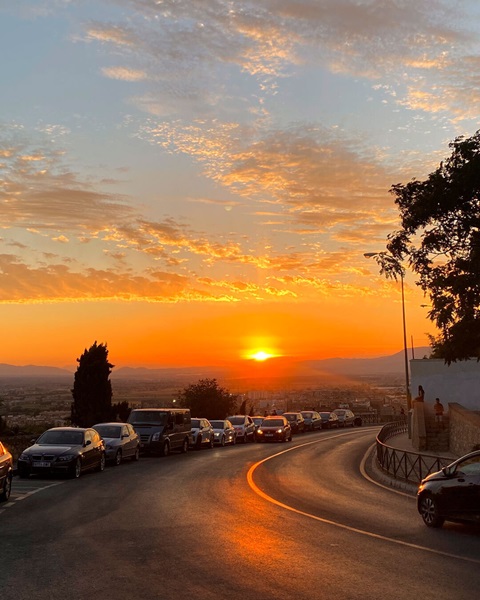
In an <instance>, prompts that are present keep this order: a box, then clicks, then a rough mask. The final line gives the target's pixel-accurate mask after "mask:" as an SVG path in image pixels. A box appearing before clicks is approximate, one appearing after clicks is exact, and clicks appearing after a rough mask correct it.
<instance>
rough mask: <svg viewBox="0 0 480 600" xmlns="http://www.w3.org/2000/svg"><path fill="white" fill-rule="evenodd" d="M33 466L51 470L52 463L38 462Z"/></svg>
mask: <svg viewBox="0 0 480 600" xmlns="http://www.w3.org/2000/svg"><path fill="white" fill-rule="evenodd" d="M33 466H34V467H43V468H46V469H48V468H50V466H51V463H49V462H47V461H46V460H37V461H34V462H33Z"/></svg>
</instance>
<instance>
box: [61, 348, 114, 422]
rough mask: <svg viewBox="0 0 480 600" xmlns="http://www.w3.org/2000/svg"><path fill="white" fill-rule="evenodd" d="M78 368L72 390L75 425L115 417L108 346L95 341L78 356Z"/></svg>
mask: <svg viewBox="0 0 480 600" xmlns="http://www.w3.org/2000/svg"><path fill="white" fill-rule="evenodd" d="M77 362H78V367H77V370H76V372H75V378H74V383H73V389H72V396H73V402H72V406H71V421H72V425H77V426H79V427H91V426H92V425H94V424H95V423H100V422H102V421H110V419H111V418H112V395H113V394H112V384H111V382H110V379H109V377H110V373H111V372H112V369H113V366H114V365H112V364H110V363H109V362H108V350H107V345H106V344H105V345H104V344H97V342H95V343H94V344H93V346H91V347H90V348H89V349H88V350H87V349H85V351H84V353H83V354H82V356H81V357H80V358H77Z"/></svg>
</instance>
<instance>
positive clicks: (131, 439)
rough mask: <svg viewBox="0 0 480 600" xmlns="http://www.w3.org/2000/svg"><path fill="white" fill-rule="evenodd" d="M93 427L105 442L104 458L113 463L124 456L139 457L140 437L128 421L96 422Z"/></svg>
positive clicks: (136, 458)
mask: <svg viewBox="0 0 480 600" xmlns="http://www.w3.org/2000/svg"><path fill="white" fill-rule="evenodd" d="M93 429H95V431H98V433H99V435H100V437H101V438H102V439H103V441H104V442H105V458H106V459H107V460H108V461H110V462H112V463H113V464H114V465H119V464H120V463H121V462H122V460H123V459H124V458H131V459H132V460H138V459H139V458H140V437H139V435H138V433H137V432H136V431H135V430H134V428H133V427H132V426H131V425H130V423H97V424H96V425H94V426H93Z"/></svg>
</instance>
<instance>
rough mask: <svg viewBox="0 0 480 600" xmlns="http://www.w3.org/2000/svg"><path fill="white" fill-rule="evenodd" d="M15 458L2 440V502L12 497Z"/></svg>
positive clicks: (0, 459)
mask: <svg viewBox="0 0 480 600" xmlns="http://www.w3.org/2000/svg"><path fill="white" fill-rule="evenodd" d="M12 477H13V459H12V455H11V454H10V452H9V451H8V450H7V449H6V448H5V446H4V445H3V444H2V442H0V502H4V501H6V500H8V499H9V498H10V492H11V491H12Z"/></svg>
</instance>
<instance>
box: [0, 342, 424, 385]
mask: <svg viewBox="0 0 480 600" xmlns="http://www.w3.org/2000/svg"><path fill="white" fill-rule="evenodd" d="M430 353H431V349H430V348H429V347H428V346H427V347H421V348H414V355H415V358H424V357H425V356H429V355H430ZM408 358H409V359H410V358H412V351H411V350H409V352H408ZM276 360H277V359H270V360H269V361H266V362H265V363H259V364H258V365H256V371H257V372H256V373H255V374H254V373H250V376H255V375H256V376H260V375H261V369H263V368H265V367H264V365H266V364H267V363H268V364H271V365H272V361H273V362H275V361H276ZM278 360H279V361H281V362H277V363H276V364H277V366H278V365H280V366H281V367H282V368H283V367H285V371H286V370H288V371H289V373H288V375H289V376H290V377H292V376H295V373H299V374H301V375H302V376H305V375H307V374H308V375H309V376H315V375H321V374H325V375H328V374H334V375H342V376H346V377H348V376H357V377H358V376H368V375H385V374H395V373H403V371H404V366H405V363H404V352H403V350H402V351H401V352H397V353H396V354H391V355H389V356H380V357H377V358H326V359H323V360H308V361H299V362H296V363H293V364H292V363H290V362H289V363H288V366H287V361H286V360H285V359H278ZM272 366H273V365H272ZM236 370H237V371H238V368H237V369H236ZM283 374H286V373H283ZM231 375H232V369H231V368H228V367H215V366H204V367H178V368H175V367H168V368H158V369H149V368H146V367H120V368H118V369H114V370H113V372H112V380H115V379H117V380H131V381H146V380H157V379H163V380H165V379H172V380H181V381H186V380H192V379H202V378H209V377H216V378H220V377H225V376H231ZM236 376H237V377H239V375H238V373H237V375H236ZM0 377H2V378H15V379H19V378H20V379H23V378H45V379H47V378H48V379H65V378H68V379H72V378H73V371H70V370H68V369H61V368H58V367H42V366H37V365H25V366H15V365H8V364H0Z"/></svg>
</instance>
